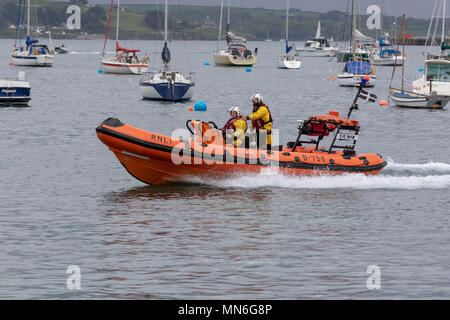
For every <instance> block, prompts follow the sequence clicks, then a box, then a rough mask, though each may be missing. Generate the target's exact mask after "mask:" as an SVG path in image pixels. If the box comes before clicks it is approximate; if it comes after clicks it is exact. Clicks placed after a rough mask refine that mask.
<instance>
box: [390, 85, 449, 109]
mask: <svg viewBox="0 0 450 320" xmlns="http://www.w3.org/2000/svg"><path fill="white" fill-rule="evenodd" d="M390 98H391V100H392V101H393V102H394V103H395V105H396V106H398V107H405V108H421V109H422V108H425V109H442V108H444V107H445V106H446V105H447V103H448V101H449V100H450V96H438V95H434V96H426V95H422V94H417V93H415V92H412V91H406V90H403V91H402V90H400V89H394V88H392V89H391V90H390Z"/></svg>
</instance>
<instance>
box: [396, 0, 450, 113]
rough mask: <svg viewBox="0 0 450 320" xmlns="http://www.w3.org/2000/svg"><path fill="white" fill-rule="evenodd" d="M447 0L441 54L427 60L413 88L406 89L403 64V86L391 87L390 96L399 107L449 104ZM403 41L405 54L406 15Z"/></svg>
mask: <svg viewBox="0 0 450 320" xmlns="http://www.w3.org/2000/svg"><path fill="white" fill-rule="evenodd" d="M445 2H446V0H444V1H443V17H442V38H441V39H442V43H441V53H440V55H439V56H430V57H429V58H428V59H427V60H425V68H424V74H423V76H422V77H420V78H419V79H417V80H415V81H413V83H412V87H413V90H412V91H410V90H404V64H405V61H404V60H403V64H402V87H401V89H395V88H392V87H391V88H390V98H391V100H392V101H393V102H394V103H395V105H397V106H399V107H412V108H436V109H440V108H443V107H445V106H446V105H447V103H448V101H449V100H450V61H449V57H448V56H445V55H444V52H445V50H447V49H450V46H446V45H445V16H446V15H445ZM402 41H403V54H404V15H403V26H402Z"/></svg>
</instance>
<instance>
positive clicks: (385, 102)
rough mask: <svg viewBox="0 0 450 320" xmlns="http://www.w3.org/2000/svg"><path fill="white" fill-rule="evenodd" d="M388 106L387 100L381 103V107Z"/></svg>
mask: <svg viewBox="0 0 450 320" xmlns="http://www.w3.org/2000/svg"><path fill="white" fill-rule="evenodd" d="M388 104H389V102H387V100H381V101H380V106H387V105H388Z"/></svg>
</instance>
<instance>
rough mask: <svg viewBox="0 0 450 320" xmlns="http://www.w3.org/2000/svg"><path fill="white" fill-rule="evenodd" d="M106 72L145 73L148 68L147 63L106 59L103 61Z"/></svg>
mask: <svg viewBox="0 0 450 320" xmlns="http://www.w3.org/2000/svg"><path fill="white" fill-rule="evenodd" d="M101 65H102V69H103V71H104V72H105V73H115V74H139V75H140V74H143V73H144V72H145V71H147V69H148V64H145V63H126V62H118V61H111V60H108V59H104V60H102V61H101Z"/></svg>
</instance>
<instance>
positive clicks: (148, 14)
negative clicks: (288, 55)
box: [0, 0, 429, 41]
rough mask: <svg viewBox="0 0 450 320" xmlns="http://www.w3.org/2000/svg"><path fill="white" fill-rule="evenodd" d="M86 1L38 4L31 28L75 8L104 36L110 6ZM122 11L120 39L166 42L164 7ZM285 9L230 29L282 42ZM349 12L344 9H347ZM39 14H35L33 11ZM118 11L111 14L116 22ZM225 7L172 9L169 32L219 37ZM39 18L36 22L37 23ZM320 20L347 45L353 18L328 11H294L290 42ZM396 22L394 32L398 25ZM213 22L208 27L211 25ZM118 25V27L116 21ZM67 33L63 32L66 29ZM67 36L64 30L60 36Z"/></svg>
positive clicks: (2, 5)
mask: <svg viewBox="0 0 450 320" xmlns="http://www.w3.org/2000/svg"><path fill="white" fill-rule="evenodd" d="M18 2H19V1H18V0H2V1H0V35H2V36H8V35H9V36H10V33H11V31H8V30H7V28H8V26H9V25H11V24H14V25H15V24H16V22H17V9H18V6H17V4H18ZM85 3H87V0H72V1H70V2H58V1H50V0H39V1H38V4H39V5H40V6H39V7H38V8H37V9H33V8H32V11H33V10H37V14H36V13H32V15H31V19H32V21H31V24H32V25H40V26H47V27H52V26H61V25H62V24H63V23H64V22H65V21H66V18H67V14H66V9H67V7H68V6H69V5H70V4H76V5H78V6H80V7H81V28H82V30H81V31H82V32H87V33H88V34H104V32H105V30H106V23H107V18H108V12H109V5H96V6H93V7H92V6H85V5H84V4H85ZM122 7H123V8H125V10H124V11H122V12H121V19H120V35H121V38H122V37H131V38H142V39H161V32H162V31H163V30H164V6H163V5H161V4H142V5H123V6H122ZM282 7H283V6H282V5H280V10H268V9H263V8H234V7H232V8H231V10H230V11H231V12H230V25H231V29H232V31H233V32H235V33H236V34H238V35H240V36H243V37H246V38H247V39H249V40H263V39H265V38H266V37H267V34H269V37H270V38H272V39H274V40H278V39H281V38H284V37H285V31H284V26H285V18H286V17H285V10H284V8H282ZM343 10H345V8H343ZM34 12H36V11H34ZM115 14H116V13H115V10H114V11H113V12H112V19H111V21H114V17H115ZM219 15H220V7H219V6H217V7H213V6H185V5H172V6H169V17H170V20H169V31H170V34H171V37H172V38H174V39H179V38H184V39H204V40H213V39H216V38H217V29H218V25H219ZM36 17H37V21H36ZM366 19H367V16H359V17H358V18H357V20H358V28H359V29H360V31H361V32H363V33H364V34H366V35H368V36H371V37H375V36H378V35H379V34H380V32H379V31H372V30H367V28H366V26H365V21H366ZM319 20H320V22H321V26H322V36H324V37H327V38H331V37H333V38H334V39H335V40H337V41H342V40H348V38H349V31H350V24H349V22H350V19H349V15H348V14H346V13H345V12H341V11H336V10H335V11H329V12H326V13H318V12H307V11H301V10H299V9H291V10H290V16H289V39H290V40H293V41H296V40H306V39H308V38H311V37H314V35H315V33H316V28H317V23H318V21H319ZM395 20H396V21H397V23H396V25H395V27H396V29H395V30H394V29H393V27H394V21H395ZM207 21H208V23H207ZM226 21H227V10H226V8H224V16H223V21H222V22H223V24H222V26H223V28H224V29H225V25H226ZM112 23H113V22H112ZM383 23H384V26H383V32H389V33H390V34H391V36H393V35H394V34H395V35H396V36H398V35H399V34H400V24H401V19H400V17H397V18H394V17H384V18H383ZM428 24H429V20H425V19H414V18H407V20H406V32H407V33H411V34H412V36H413V37H425V35H426V32H427V30H428ZM61 30H62V29H61ZM60 32H62V31H60ZM69 33H70V34H71V35H72V36H75V35H76V33H75V31H70V32H69V31H67V30H66V34H67V35H68V34H69Z"/></svg>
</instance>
